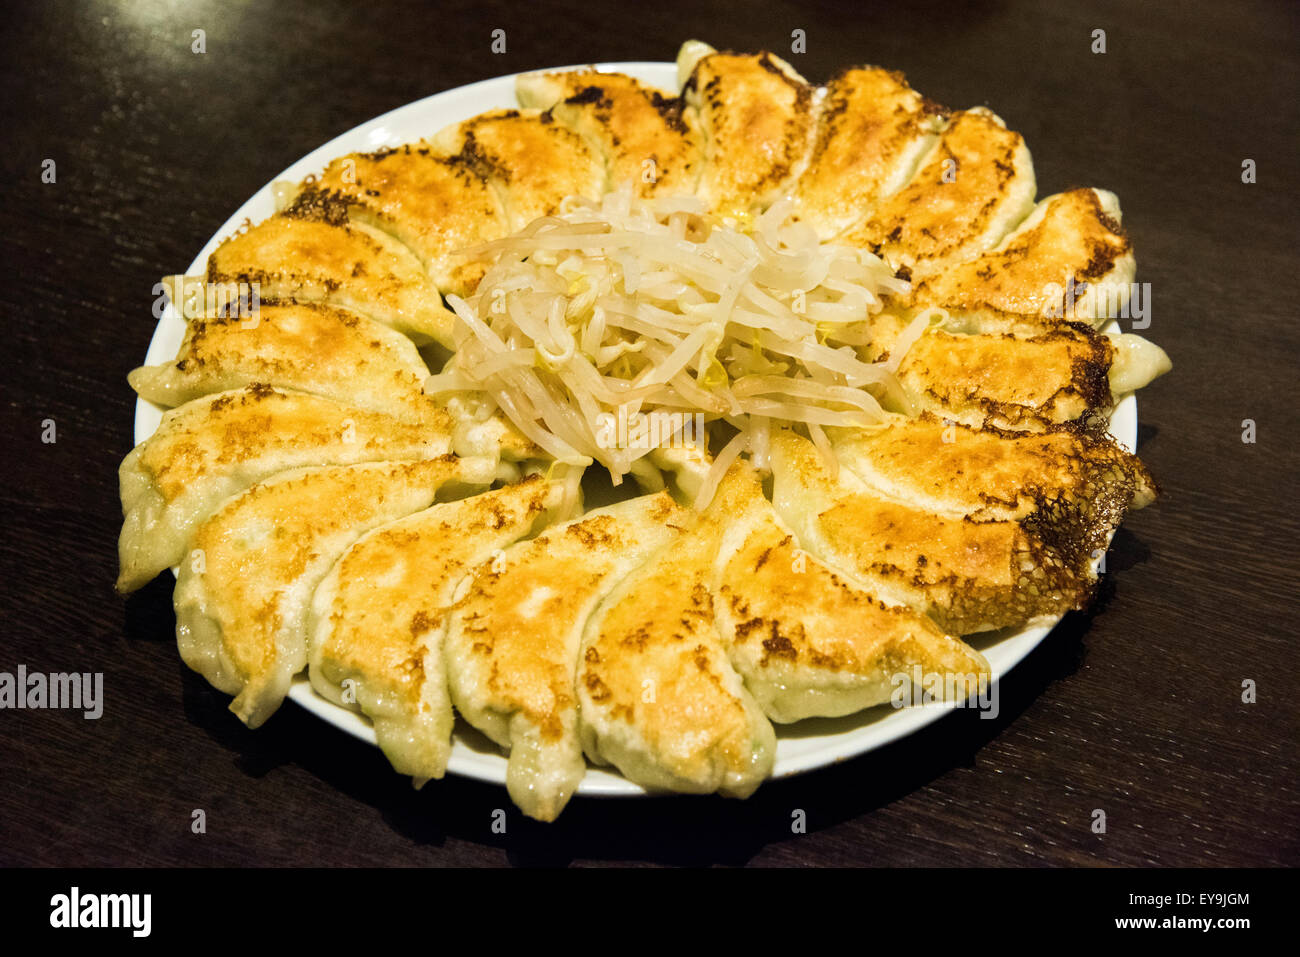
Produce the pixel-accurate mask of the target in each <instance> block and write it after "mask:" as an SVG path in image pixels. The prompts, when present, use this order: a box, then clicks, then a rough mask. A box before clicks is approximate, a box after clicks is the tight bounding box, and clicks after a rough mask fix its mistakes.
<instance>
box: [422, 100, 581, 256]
mask: <svg viewBox="0 0 1300 957" xmlns="http://www.w3.org/2000/svg"><path fill="white" fill-rule="evenodd" d="M433 142H434V143H435V144H436V145H437V146H438V147H439V148H441V149H442V150H443V151H445V152H446V153H447V154H449V155H452V156H458V157H461V158H462V159H464V160H466V161H471V160H472V161H474V162H476V163H477V164H479V165H480V166H481V167H482V169H484V170H486V171H487V174H488V176H489V178H490V180H491V182H492V185H493V186H494V187H495V188H496V189H497V192H498V194H499V195H500V197H501V202H502V204H503V206H504V208H505V213H506V219H507V222H508V225H509V229H508V230H507V232H515V231H517V230H520V229H523V228H524V227H525V226H527V225H528V224H529V223H531V222H532V221H533V220H534V219H537V218H538V217H539V216H549V215H551V214H552V213H555V212H556V211H558V210H559V208H560V201H561V200H562V199H564V198H565V197H566V196H587V197H590V198H592V199H596V198H599V197H600V196H601V195H603V194H604V192H605V170H604V164H603V161H602V159H601V158H600V157H598V156H597V155H596V154H595V153H593V152H592V150H591V149H590V148H589V147H588V146H587V143H586V141H585V140H584V139H583V138H582V137H581V136H580V135H578V134H577V133H575V132H574V131H573V130H571V129H569V128H568V127H566V126H564V125H563V124H560V123H556V122H555V121H554V119H553V118H552V117H551V116H549V115H547V114H545V113H543V112H541V111H540V110H491V111H489V112H487V113H480V114H479V115H478V116H476V117H474V118H473V119H469V120H465V121H464V122H463V123H457V124H455V125H454V126H450V127H448V128H446V129H445V130H442V131H441V132H440V133H438V135H437V136H435V137H434V139H433ZM503 235H504V233H503Z"/></svg>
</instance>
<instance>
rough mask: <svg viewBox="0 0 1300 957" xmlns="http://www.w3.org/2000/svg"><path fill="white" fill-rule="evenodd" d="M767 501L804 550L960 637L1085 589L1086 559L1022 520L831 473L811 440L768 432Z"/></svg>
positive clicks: (1062, 607)
mask: <svg viewBox="0 0 1300 957" xmlns="http://www.w3.org/2000/svg"><path fill="white" fill-rule="evenodd" d="M770 454H771V464H772V475H773V496H772V501H773V504H774V505H775V506H776V509H777V511H778V512H779V513H780V515H781V517H782V518H783V519H784V520H785V521H786V522H787V523H788V525H789V526H790V528H792V529H794V531H795V533H796V534H797V535H798V537H799V541H801V542H802V543H803V544H804V546H805V547H806V548H807V549H808V551H809V552H811V553H812V554H814V555H816V556H817V557H818V558H820V559H822V560H823V561H825V562H826V563H827V564H828V565H830V566H831V567H833V568H838V569H843V570H844V571H845V572H846V573H848V574H850V575H852V576H854V577H855V578H856V579H857V580H859V581H861V582H862V583H863V584H864V585H865V586H866V587H867V588H868V589H869V590H870V591H871V593H872V594H873V595H875V596H877V597H878V598H880V599H883V600H884V601H886V602H888V603H889V604H899V605H906V606H908V607H909V608H911V609H913V610H914V611H917V612H920V613H923V614H927V615H929V616H930V617H932V618H933V619H934V620H935V622H936V623H937V624H938V625H939V627H941V628H943V629H944V630H946V631H949V632H951V633H953V634H958V635H964V634H970V633H972V632H977V631H991V630H994V629H998V628H1013V627H1014V628H1018V627H1021V626H1022V625H1024V624H1026V623H1027V622H1029V621H1031V620H1032V619H1034V618H1039V617H1053V618H1057V617H1060V616H1061V615H1063V614H1065V613H1066V612H1067V611H1070V610H1072V609H1075V608H1078V607H1081V606H1082V604H1083V603H1084V602H1085V600H1086V599H1087V597H1088V596H1089V594H1090V586H1091V582H1090V580H1089V578H1088V575H1087V562H1086V556H1084V555H1080V553H1079V551H1078V550H1072V551H1069V552H1065V553H1061V552H1058V551H1057V550H1056V549H1055V548H1053V547H1052V546H1050V545H1048V544H1047V543H1046V542H1044V541H1043V540H1041V539H1040V538H1039V537H1037V536H1036V535H1033V534H1031V533H1030V532H1029V531H1028V530H1027V529H1026V528H1025V527H1023V526H1022V524H1021V523H1020V522H1016V521H1005V520H997V519H990V520H976V519H972V518H970V517H968V516H960V517H950V516H945V515H939V514H935V513H934V512H932V511H929V510H927V509H925V508H919V507H916V506H914V505H909V504H905V503H903V502H898V501H894V500H892V499H888V498H885V497H883V496H881V495H879V494H876V493H874V492H872V491H871V490H870V489H868V488H866V486H865V485H863V483H861V482H860V481H858V480H857V479H856V478H855V477H854V476H853V474H852V473H850V472H849V471H848V470H847V469H840V470H839V474H838V476H834V477H833V476H832V474H831V472H830V471H829V470H828V469H827V468H826V466H825V463H824V462H823V460H822V456H821V453H820V452H819V451H818V450H817V448H816V447H815V446H814V445H813V443H812V442H810V441H809V440H808V439H805V438H803V437H802V436H799V435H796V434H795V433H794V432H791V431H789V430H782V431H780V432H778V433H777V434H776V435H774V436H773V438H772V442H771V450H770Z"/></svg>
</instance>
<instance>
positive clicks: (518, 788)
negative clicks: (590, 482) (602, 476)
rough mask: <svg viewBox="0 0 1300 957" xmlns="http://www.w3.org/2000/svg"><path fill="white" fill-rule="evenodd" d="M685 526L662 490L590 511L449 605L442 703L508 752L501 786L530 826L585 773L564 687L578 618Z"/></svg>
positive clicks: (498, 564)
mask: <svg viewBox="0 0 1300 957" xmlns="http://www.w3.org/2000/svg"><path fill="white" fill-rule="evenodd" d="M686 518H687V516H686V515H685V514H684V513H683V511H682V510H681V509H680V508H679V507H678V506H677V505H675V504H674V503H673V500H672V498H671V497H670V496H669V495H668V494H667V493H666V492H659V493H657V494H654V495H643V496H640V497H638V498H634V499H629V500H627V501H624V502H619V503H617V504H615V505H611V506H609V507H607V508H602V509H597V510H594V511H592V512H589V513H587V514H586V515H585V516H583V517H582V518H580V519H576V520H574V521H572V522H569V523H567V524H565V525H559V526H556V527H554V528H549V529H547V530H546V531H544V532H542V533H541V534H540V535H538V536H537V537H536V538H534V539H532V540H530V541H526V542H520V543H518V544H516V545H512V546H510V547H509V548H507V549H506V550H505V552H504V553H503V554H502V555H500V556H499V557H497V558H496V559H494V560H493V561H490V562H487V563H486V564H484V565H482V566H480V567H479V568H478V569H477V570H476V571H475V572H474V573H473V575H472V577H471V578H470V579H469V584H468V588H467V590H466V591H465V594H464V595H463V596H462V597H460V599H459V600H458V602H457V603H456V607H455V609H454V610H453V612H452V616H451V622H450V625H449V626H448V632H447V638H446V643H445V648H446V657H447V669H448V679H449V687H450V690H451V697H452V701H453V702H454V703H455V705H456V710H457V711H459V712H460V714H461V715H462V716H463V717H464V718H465V720H467V721H468V722H469V723H470V724H472V725H473V726H474V727H476V728H478V729H479V730H480V731H482V732H483V733H484V734H486V735H487V736H488V737H490V738H491V739H492V740H493V741H495V742H497V743H498V744H500V745H501V746H502V747H505V748H508V749H509V751H510V760H509V765H508V767H507V771H506V787H507V789H508V790H509V792H510V797H511V800H513V801H514V802H515V804H517V805H518V806H519V808H520V809H521V810H522V811H523V812H524V813H525V814H527V815H528V816H529V817H532V818H536V819H537V820H540V821H553V820H555V818H556V817H557V816H558V815H559V813H560V812H561V811H562V810H563V809H564V806H565V805H566V804H567V803H568V801H569V798H570V797H572V795H573V793H574V791H575V790H577V787H578V785H579V783H580V782H581V781H582V777H583V775H584V774H585V773H586V762H585V761H584V760H583V757H582V745H581V743H580V741H579V738H578V702H577V698H576V696H575V693H574V681H575V675H576V672H577V668H578V651H579V647H580V645H581V643H582V632H583V626H584V625H585V624H586V621H587V618H588V617H589V616H590V615H591V613H592V611H593V610H594V609H595V607H596V605H597V604H598V603H599V601H600V599H601V598H602V597H603V596H604V595H605V594H606V593H607V592H608V591H609V589H610V587H611V586H612V585H613V584H614V583H615V582H617V581H619V580H620V579H621V578H622V577H623V576H624V575H626V574H627V573H628V572H630V571H631V570H632V569H634V568H635V567H636V566H638V565H639V564H641V563H642V562H643V561H645V559H646V557H647V556H648V555H649V554H651V553H652V552H654V551H655V550H656V549H658V548H660V547H661V546H663V545H665V544H666V543H668V542H669V541H670V540H672V538H673V537H674V536H676V535H677V532H678V526H679V525H680V524H681V523H683V522H684V521H685V520H686Z"/></svg>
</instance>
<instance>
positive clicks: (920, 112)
mask: <svg viewBox="0 0 1300 957" xmlns="http://www.w3.org/2000/svg"><path fill="white" fill-rule="evenodd" d="M944 113H945V111H944V109H943V108H942V107H941V106H939V105H938V104H937V103H933V102H931V101H930V100H927V99H926V98H925V97H923V96H921V94H919V93H917V92H916V91H915V90H913V89H912V88H911V87H910V86H908V85H907V80H906V79H905V78H904V77H903V74H901V73H898V72H895V71H893V70H884V69H881V68H880V67H854V68H853V69H850V70H845V71H844V72H843V73H841V74H840V75H839V76H837V77H835V78H834V79H832V80H831V81H830V83H828V84H827V85H826V91H825V96H824V98H823V100H822V103H821V108H820V111H819V112H818V114H817V128H816V136H815V138H814V140H813V146H812V153H811V155H810V157H809V160H808V168H807V169H806V170H804V172H803V175H801V176H800V177H799V179H798V180H797V182H796V183H795V184H794V189H793V197H794V200H795V204H796V212H797V214H798V215H799V217H800V218H801V219H803V220H804V221H805V222H808V223H809V224H811V225H812V226H813V228H814V229H816V230H817V234H818V235H819V236H821V237H822V238H823V239H829V238H830V237H832V236H836V235H838V234H839V233H840V232H841V231H843V230H845V229H846V228H848V227H850V226H852V225H853V224H854V223H857V222H860V221H862V220H863V219H864V218H867V217H870V216H872V215H874V213H875V211H876V209H877V208H878V205H879V204H880V203H881V202H882V201H883V200H884V199H885V198H886V197H888V196H890V195H892V194H894V193H896V192H897V191H898V190H899V189H901V188H902V187H903V186H905V185H906V184H907V182H908V180H910V179H911V178H912V174H913V172H914V171H915V170H916V166H917V163H918V162H919V161H920V160H921V157H922V156H923V154H924V153H925V152H926V151H927V150H928V149H929V148H930V147H931V146H933V144H934V142H935V137H936V135H937V133H938V131H939V130H940V129H941V128H942V126H943V116H944ZM849 242H851V243H855V244H857V245H866V244H867V243H865V242H857V241H856V240H849Z"/></svg>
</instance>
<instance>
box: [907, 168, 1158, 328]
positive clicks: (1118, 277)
mask: <svg viewBox="0 0 1300 957" xmlns="http://www.w3.org/2000/svg"><path fill="white" fill-rule="evenodd" d="M1118 216H1119V204H1118V201H1116V200H1115V198H1114V196H1113V194H1108V193H1102V192H1100V191H1098V190H1094V189H1075V190H1070V191H1069V192H1067V193H1061V194H1059V195H1057V196H1053V197H1050V198H1048V199H1045V200H1043V201H1042V202H1041V203H1039V204H1038V207H1037V208H1036V209H1035V210H1034V212H1033V213H1032V214H1031V215H1030V216H1029V218H1028V219H1026V220H1025V221H1024V223H1022V224H1021V225H1020V226H1019V227H1018V228H1017V229H1016V230H1015V231H1014V232H1012V233H1011V234H1010V235H1009V236H1007V237H1006V239H1004V240H1003V241H1002V242H1001V243H1000V244H999V245H998V246H997V247H996V248H994V249H992V250H990V251H989V252H987V253H985V254H984V255H982V256H979V257H977V258H976V259H972V260H971V261H969V262H966V263H962V264H960V265H957V266H953V267H951V268H950V269H948V270H946V271H945V272H943V273H941V274H939V275H936V276H934V277H932V278H931V279H929V280H927V281H926V282H924V283H922V284H921V285H920V286H919V287H918V288H917V289H916V292H915V302H916V303H918V304H925V305H937V306H943V307H945V308H950V309H958V310H965V309H976V310H978V309H993V310H1001V311H1003V312H1010V313H1024V314H1029V315H1038V316H1048V317H1051V316H1055V317H1057V318H1077V319H1086V320H1093V321H1098V322H1099V321H1100V320H1104V319H1105V318H1106V317H1107V316H1109V315H1112V314H1113V313H1114V312H1115V311H1116V309H1117V308H1118V307H1119V306H1120V305H1122V304H1123V303H1124V302H1126V301H1127V298H1128V291H1129V290H1128V287H1129V284H1130V283H1131V282H1132V281H1133V275H1134V272H1135V269H1136V265H1135V263H1134V260H1133V249H1132V246H1131V245H1130V243H1129V240H1128V237H1127V236H1125V235H1124V232H1123V231H1122V229H1121V228H1120V224H1119V219H1118ZM1072 282H1073V283H1074V284H1075V287H1076V288H1077V289H1079V293H1078V295H1079V297H1080V299H1081V301H1080V302H1078V303H1077V304H1076V306H1075V308H1073V309H1072V310H1070V313H1069V315H1067V311H1066V305H1065V299H1066V296H1067V292H1068V289H1069V287H1070V284H1071V283H1072ZM1092 286H1095V287H1098V288H1099V289H1101V288H1106V289H1111V290H1113V293H1111V296H1112V297H1114V301H1113V302H1112V303H1111V305H1113V306H1114V307H1115V308H1107V309H1103V310H1098V311H1097V312H1098V314H1096V315H1094V314H1093V310H1092V309H1091V308H1090V303H1089V300H1087V299H1086V298H1084V297H1083V296H1082V291H1083V289H1084V288H1087V287H1092Z"/></svg>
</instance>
